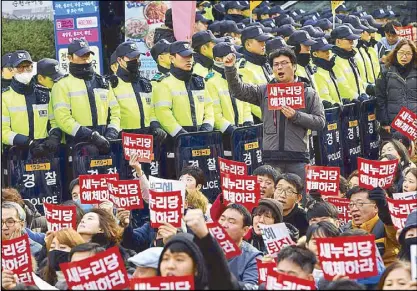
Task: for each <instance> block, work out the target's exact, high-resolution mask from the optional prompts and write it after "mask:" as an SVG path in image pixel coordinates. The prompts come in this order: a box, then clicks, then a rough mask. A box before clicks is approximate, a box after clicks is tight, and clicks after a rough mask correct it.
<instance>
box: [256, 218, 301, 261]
mask: <svg viewBox="0 0 417 291" xmlns="http://www.w3.org/2000/svg"><path fill="white" fill-rule="evenodd" d="M259 228H260V229H261V233H262V238H263V240H264V243H265V246H266V249H267V250H268V254H270V255H272V256H276V255H277V254H278V253H279V251H280V250H281V249H282V248H283V247H286V246H289V245H294V244H295V243H294V242H293V241H292V239H291V236H290V233H289V232H288V229H287V227H286V226H285V223H276V224H270V225H266V224H259Z"/></svg>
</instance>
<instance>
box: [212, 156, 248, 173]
mask: <svg viewBox="0 0 417 291" xmlns="http://www.w3.org/2000/svg"><path fill="white" fill-rule="evenodd" d="M218 160H219V167H220V173H224V174H233V175H237V176H247V175H248V170H247V167H246V164H245V163H244V162H236V161H231V160H228V159H224V158H221V157H218Z"/></svg>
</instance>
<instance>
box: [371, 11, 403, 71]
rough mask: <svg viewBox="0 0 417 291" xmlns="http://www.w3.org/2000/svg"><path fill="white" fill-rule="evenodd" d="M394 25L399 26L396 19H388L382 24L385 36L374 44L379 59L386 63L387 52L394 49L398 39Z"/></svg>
mask: <svg viewBox="0 0 417 291" xmlns="http://www.w3.org/2000/svg"><path fill="white" fill-rule="evenodd" d="M376 20H377V19H376ZM394 26H401V23H399V22H397V21H389V22H387V23H386V24H385V25H384V29H383V31H384V33H385V37H383V38H382V39H381V40H380V41H379V42H378V43H377V45H376V50H377V53H378V58H379V61H380V62H381V63H383V64H386V58H387V53H389V52H391V51H392V50H394V49H395V47H396V46H397V45H398V43H399V41H400V37H399V36H398V35H397V32H396V31H395V28H394Z"/></svg>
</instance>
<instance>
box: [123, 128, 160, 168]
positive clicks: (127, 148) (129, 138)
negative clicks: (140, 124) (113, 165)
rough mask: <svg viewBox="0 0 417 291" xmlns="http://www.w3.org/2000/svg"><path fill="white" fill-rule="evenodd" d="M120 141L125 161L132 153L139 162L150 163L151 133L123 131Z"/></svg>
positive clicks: (151, 156)
mask: <svg viewBox="0 0 417 291" xmlns="http://www.w3.org/2000/svg"><path fill="white" fill-rule="evenodd" d="M122 141H123V152H124V154H125V159H126V160H127V161H128V160H130V156H131V155H133V154H137V155H138V161H139V162H141V163H150V162H151V161H152V160H153V136H152V135H146V134H134V133H126V132H123V133H122Z"/></svg>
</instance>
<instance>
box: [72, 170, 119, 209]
mask: <svg viewBox="0 0 417 291" xmlns="http://www.w3.org/2000/svg"><path fill="white" fill-rule="evenodd" d="M118 180H119V174H117V173H116V174H98V175H80V176H79V183H80V202H81V203H82V204H99V203H101V202H102V201H103V200H109V187H108V185H107V182H108V181H118Z"/></svg>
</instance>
